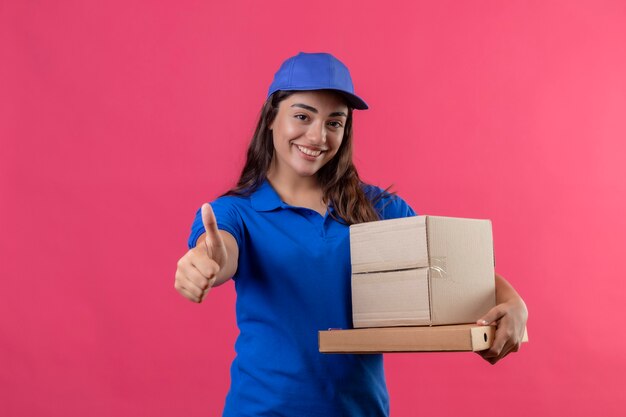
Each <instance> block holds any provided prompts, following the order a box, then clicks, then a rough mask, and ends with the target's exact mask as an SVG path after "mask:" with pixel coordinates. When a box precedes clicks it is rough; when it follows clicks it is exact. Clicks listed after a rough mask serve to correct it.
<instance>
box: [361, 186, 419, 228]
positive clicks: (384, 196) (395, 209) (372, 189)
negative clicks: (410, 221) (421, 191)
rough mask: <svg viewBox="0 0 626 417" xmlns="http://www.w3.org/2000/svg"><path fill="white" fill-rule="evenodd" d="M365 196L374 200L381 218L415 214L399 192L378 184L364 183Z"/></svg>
mask: <svg viewBox="0 0 626 417" xmlns="http://www.w3.org/2000/svg"><path fill="white" fill-rule="evenodd" d="M361 187H362V189H363V192H364V193H365V196H366V197H367V198H368V199H369V200H370V201H371V202H372V205H373V206H374V209H375V210H376V211H377V212H378V214H379V216H380V218H381V220H386V219H395V218H400V217H410V216H415V215H416V213H415V211H414V210H413V208H411V206H410V205H409V204H408V203H407V202H406V201H405V200H404V199H403V198H402V197H400V196H399V195H398V194H396V193H395V192H393V191H390V187H388V188H386V189H384V188H381V187H379V186H377V185H373V184H366V183H362V184H361Z"/></svg>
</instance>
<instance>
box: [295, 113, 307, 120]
mask: <svg viewBox="0 0 626 417" xmlns="http://www.w3.org/2000/svg"><path fill="white" fill-rule="evenodd" d="M294 117H295V118H296V119H300V120H306V119H307V116H306V114H296V115H295V116H294Z"/></svg>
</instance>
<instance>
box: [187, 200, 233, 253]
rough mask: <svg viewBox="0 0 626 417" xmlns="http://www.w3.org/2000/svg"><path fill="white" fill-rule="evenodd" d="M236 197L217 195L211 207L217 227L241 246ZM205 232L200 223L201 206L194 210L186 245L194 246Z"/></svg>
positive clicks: (190, 247)
mask: <svg viewBox="0 0 626 417" xmlns="http://www.w3.org/2000/svg"><path fill="white" fill-rule="evenodd" d="M235 200H236V197H229V196H226V197H219V198H217V199H216V200H214V201H212V202H211V203H210V204H211V208H212V209H213V213H215V219H216V220H217V228H218V229H219V230H225V231H227V232H228V233H230V234H231V235H233V237H234V238H235V240H236V241H237V246H238V247H240V248H241V247H242V242H243V221H242V220H241V215H240V214H239V210H238V208H237V204H236V202H235ZM204 232H205V229H204V225H203V224H202V208H199V209H198V211H196V217H195V218H194V220H193V224H192V225H191V234H190V235H189V240H188V241H187V246H188V247H189V249H192V248H194V247H195V246H196V242H197V240H198V238H199V237H200V235H202V233H204Z"/></svg>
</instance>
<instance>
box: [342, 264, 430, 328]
mask: <svg viewBox="0 0 626 417" xmlns="http://www.w3.org/2000/svg"><path fill="white" fill-rule="evenodd" d="M352 299H353V300H358V303H353V307H352V318H353V325H354V327H376V326H402V325H416V324H429V323H430V303H429V300H428V269H427V268H420V269H406V270H403V271H394V272H375V273H371V274H353V275H352Z"/></svg>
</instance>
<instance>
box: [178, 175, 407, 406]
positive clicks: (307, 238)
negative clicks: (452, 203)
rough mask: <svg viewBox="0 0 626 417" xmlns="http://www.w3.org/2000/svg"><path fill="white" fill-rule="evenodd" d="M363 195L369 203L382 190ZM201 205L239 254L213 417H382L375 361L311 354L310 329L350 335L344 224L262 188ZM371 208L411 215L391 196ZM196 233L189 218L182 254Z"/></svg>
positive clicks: (384, 401)
mask: <svg viewBox="0 0 626 417" xmlns="http://www.w3.org/2000/svg"><path fill="white" fill-rule="evenodd" d="M364 190H365V192H366V194H367V195H368V196H370V198H373V196H375V195H376V194H378V193H380V192H382V190H381V189H380V188H378V187H375V186H370V185H366V186H365V188H364ZM211 207H212V208H213V211H214V212H215V216H216V219H217V225H218V228H219V229H221V230H225V231H227V232H229V233H230V234H232V235H233V236H234V238H235V239H236V240H237V245H238V246H239V263H238V267H237V272H236V274H235V276H234V277H233V280H234V282H235V288H236V291H237V307H236V310H237V325H238V327H239V330H240V334H239V336H238V338H237V342H236V344H235V351H236V353H237V355H236V358H235V360H234V361H233V363H232V366H231V386H230V390H229V393H228V396H227V398H226V404H225V408H224V414H223V416H225V417H234V416H237V417H239V416H285V417H287V416H289V417H293V416H298V417H307V416H311V417H313V416H315V417H333V416H351V417H352V416H359V417H360V416H372V417H374V416H376V417H378V416H387V415H388V414H389V398H388V394H387V387H386V384H385V376H384V369H383V358H382V355H378V354H372V355H348V354H322V353H319V351H318V340H317V338H318V331H319V330H327V329H329V328H344V329H346V328H351V327H352V310H351V305H352V303H351V290H350V240H349V229H348V226H347V225H346V224H344V223H342V222H339V221H336V220H334V219H333V218H332V217H331V216H330V215H329V214H328V213H326V215H325V216H321V215H320V214H319V213H317V212H316V211H313V210H310V209H308V208H303V207H294V206H290V205H288V204H285V203H284V202H282V201H281V199H280V197H279V195H278V194H277V193H276V191H275V190H274V188H273V187H272V186H271V184H270V183H269V182H268V181H265V182H263V184H262V185H261V186H260V187H259V188H258V189H257V190H256V191H255V192H254V193H252V194H251V195H250V196H247V197H235V196H224V197H220V198H218V199H216V200H215V201H213V202H212V203H211ZM376 208H377V210H378V212H379V213H380V216H381V219H391V218H398V217H408V216H414V215H415V212H414V211H413V209H411V207H409V205H408V204H407V203H406V202H405V201H404V200H402V199H401V198H400V197H397V196H390V195H387V196H386V197H384V198H383V199H381V200H380V201H379V202H378V203H377V204H376ZM330 211H333V208H332V207H330V208H329V212H330ZM203 232H204V227H203V226H202V219H201V214H200V210H198V213H197V214H196V218H195V221H194V223H193V226H192V232H191V236H190V237H189V247H190V248H192V247H193V246H195V242H196V240H197V239H198V237H199V236H200V235H201V234H202V233H203Z"/></svg>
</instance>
